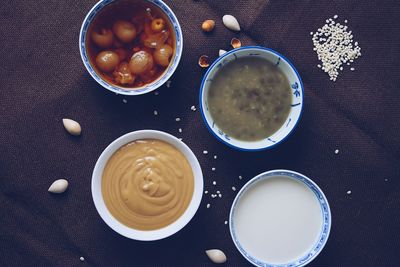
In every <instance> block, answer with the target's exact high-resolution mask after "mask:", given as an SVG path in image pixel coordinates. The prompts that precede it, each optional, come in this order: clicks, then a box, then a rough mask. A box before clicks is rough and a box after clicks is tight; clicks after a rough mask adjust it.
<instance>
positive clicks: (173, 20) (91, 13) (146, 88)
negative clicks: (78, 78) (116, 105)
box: [79, 0, 183, 95]
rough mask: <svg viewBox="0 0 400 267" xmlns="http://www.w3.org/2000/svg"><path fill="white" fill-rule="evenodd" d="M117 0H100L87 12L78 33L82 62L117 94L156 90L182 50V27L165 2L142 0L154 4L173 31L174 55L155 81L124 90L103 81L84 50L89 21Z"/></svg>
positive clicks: (142, 92) (101, 83) (98, 80)
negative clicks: (165, 17)
mask: <svg viewBox="0 0 400 267" xmlns="http://www.w3.org/2000/svg"><path fill="white" fill-rule="evenodd" d="M116 1H118V0H101V1H99V2H98V3H96V4H95V5H94V6H93V7H92V9H91V10H90V11H89V12H88V14H87V15H86V17H85V19H84V20H83V23H82V27H81V31H80V33H79V51H80V54H81V58H82V61H83V64H84V65H85V67H86V69H87V71H88V72H89V74H90V75H91V76H92V77H93V79H95V81H96V82H98V83H99V84H100V85H101V86H103V87H104V88H106V89H107V90H110V91H112V92H114V93H117V94H123V95H142V94H146V93H149V92H151V91H154V90H156V89H157V88H159V87H160V86H161V85H163V84H164V83H165V82H166V81H168V79H169V78H170V77H171V76H172V74H173V73H174V72H175V70H176V68H177V67H178V64H179V61H180V59H181V56H182V51H183V34H182V29H181V26H180V24H179V21H178V19H177V18H176V16H175V14H174V12H173V11H172V10H171V9H170V8H169V6H168V5H167V4H165V3H164V2H163V1H161V0H144V1H146V2H149V3H151V4H154V5H156V6H157V7H159V8H160V9H161V10H162V11H163V12H164V13H165V15H166V16H167V17H168V18H169V19H170V21H171V24H172V26H173V29H174V31H175V37H176V38H175V39H176V41H175V46H176V49H175V55H174V58H173V61H172V64H171V65H170V66H168V67H167V70H166V72H165V73H164V74H163V75H162V76H161V77H160V78H159V79H158V80H156V81H155V82H153V83H150V84H146V85H145V86H144V87H143V88H140V89H134V90H126V88H124V87H121V86H116V85H112V84H110V83H108V82H107V81H105V80H104V79H103V78H101V77H100V76H99V75H98V74H97V73H96V71H95V70H94V68H93V67H92V65H91V64H90V60H89V57H88V54H87V51H86V45H85V43H86V33H87V31H88V29H89V26H90V23H91V22H92V21H93V19H94V18H95V16H96V15H97V13H98V12H99V11H100V10H101V9H102V8H103V7H105V6H107V5H109V4H111V3H112V2H116Z"/></svg>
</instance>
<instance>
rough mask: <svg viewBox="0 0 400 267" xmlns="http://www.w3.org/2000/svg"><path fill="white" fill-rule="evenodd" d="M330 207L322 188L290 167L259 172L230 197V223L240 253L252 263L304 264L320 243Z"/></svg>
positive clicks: (326, 234) (325, 232) (325, 237)
mask: <svg viewBox="0 0 400 267" xmlns="http://www.w3.org/2000/svg"><path fill="white" fill-rule="evenodd" d="M331 222H332V220H331V212H330V208H329V204H328V200H327V199H326V197H325V195H324V193H323V192H322V190H321V189H320V188H319V187H318V185H317V184H315V183H314V182H313V181H312V180H311V179H310V178H308V177H306V176H305V175H303V174H300V173H297V172H294V171H290V170H272V171H267V172H264V173H261V174H259V175H257V176H256V177H254V178H253V179H251V180H250V181H249V182H247V183H246V184H245V185H244V186H243V188H242V189H241V190H240V191H239V192H238V194H237V196H236V198H235V200H234V201H233V204H232V208H231V212H230V217H229V227H230V233H231V236H232V239H233V242H234V243H235V245H236V247H237V249H238V250H239V251H240V253H241V254H242V255H243V256H244V257H245V258H246V259H247V260H248V261H249V262H250V263H252V264H253V265H255V266H274V267H276V266H293V267H294V266H304V265H307V264H308V263H310V262H311V261H312V260H313V259H314V258H315V257H316V256H317V255H318V254H319V253H320V252H321V251H322V249H323V247H324V246H325V244H326V242H327V240H328V237H329V232H330V229H331Z"/></svg>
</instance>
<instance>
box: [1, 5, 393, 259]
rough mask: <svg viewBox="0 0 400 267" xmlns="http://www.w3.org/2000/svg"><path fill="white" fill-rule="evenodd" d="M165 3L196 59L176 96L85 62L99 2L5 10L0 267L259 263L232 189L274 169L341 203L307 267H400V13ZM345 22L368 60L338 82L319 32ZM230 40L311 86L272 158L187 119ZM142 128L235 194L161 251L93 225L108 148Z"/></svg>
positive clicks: (188, 58) (175, 87)
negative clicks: (85, 25) (270, 53)
mask: <svg viewBox="0 0 400 267" xmlns="http://www.w3.org/2000/svg"><path fill="white" fill-rule="evenodd" d="M166 2H167V4H169V5H170V7H171V8H172V9H173V10H174V12H175V13H176V15H177V17H178V19H179V21H180V23H181V26H182V30H183V34H184V53H183V56H182V60H181V62H180V65H179V67H178V69H177V71H176V73H175V74H174V75H173V77H172V79H171V80H172V84H171V85H172V86H171V87H170V88H166V86H163V87H162V88H161V89H160V90H159V95H154V94H153V93H150V94H148V95H144V96H139V97H124V96H120V95H115V94H114V93H111V92H108V91H107V90H105V89H103V88H102V87H100V86H99V85H98V84H97V83H96V82H95V81H94V80H93V79H92V78H91V77H90V76H89V74H88V73H87V71H86V70H85V68H84V66H83V64H82V62H81V58H80V55H79V50H78V34H79V30H80V26H81V23H82V21H83V18H84V16H85V15H86V13H87V12H88V11H89V9H90V8H91V6H93V4H94V3H95V1H55V0H50V1H43V0H37V1H31V0H27V1H12V0H4V1H2V2H1V5H0V22H1V24H0V25H1V26H0V38H1V40H0V56H1V64H0V116H1V119H0V266H211V265H212V263H211V262H210V261H209V260H208V258H207V257H206V255H205V253H204V251H205V250H206V249H209V248H219V249H222V250H223V251H225V253H226V254H227V257H228V262H227V264H226V266H249V263H247V261H246V260H245V259H244V258H243V257H242V256H241V255H240V253H239V252H238V251H237V250H236V248H235V247H234V244H233V242H232V240H231V237H230V235H229V227H228V226H227V225H225V224H224V221H225V220H227V218H228V214H229V209H230V205H231V203H232V201H233V199H234V196H235V194H236V193H235V192H233V191H232V190H231V187H232V186H236V187H237V188H238V189H239V188H240V187H241V186H242V185H243V184H244V183H245V182H246V181H248V180H249V179H251V178H252V177H253V176H255V175H257V174H258V173H261V172H263V171H266V170H271V169H276V168H286V169H290V170H295V171H298V172H301V173H304V174H305V175H307V176H309V177H311V178H312V179H313V180H314V181H315V182H316V183H317V184H318V185H319V186H320V187H321V188H322V190H323V191H324V192H325V194H326V196H327V198H328V200H329V202H330V205H331V210H332V217H333V224H332V230H331V235H330V238H329V240H328V243H327V245H326V247H325V249H324V250H323V252H322V253H321V254H320V255H319V256H318V257H317V259H316V260H315V261H314V262H313V263H311V264H310V266H399V264H398V256H399V252H400V134H399V133H400V126H399V125H400V90H399V86H400V79H399V78H400V64H399V60H400V34H399V33H400V20H399V14H400V2H399V1H398V0H368V1H357V0H347V1H343V0H319V1H309V0H297V1H288V0H270V1H266V0H264V1H262V0H248V1H230V2H228V1H212V0H209V1H192V0H184V1H172V0H166ZM224 14H233V15H234V16H236V17H237V18H238V20H239V22H240V24H241V26H242V29H243V30H242V32H240V33H233V32H231V31H229V30H227V29H226V28H225V27H224V26H223V25H222V22H221V17H222V16H223V15H224ZM335 14H337V15H339V20H341V21H343V20H344V19H348V20H349V23H348V25H349V27H350V28H351V30H352V31H353V34H354V40H356V41H358V42H359V45H360V47H361V48H362V54H363V55H362V57H361V58H359V59H358V60H356V62H355V63H354V64H353V66H354V67H355V68H356V70H355V71H353V72H352V71H350V70H349V69H346V71H344V72H343V73H341V74H340V76H339V78H338V80H337V81H336V82H335V83H334V82H332V81H329V78H328V76H327V75H326V74H325V73H323V72H322V71H321V70H320V69H318V68H317V67H316V65H317V64H318V60H317V57H316V54H315V53H314V51H313V46H312V41H311V36H310V31H315V30H316V29H317V28H319V27H321V26H323V24H324V23H325V19H327V18H328V17H332V16H333V15H335ZM205 19H214V20H216V22H217V25H216V28H215V31H214V32H212V33H211V34H204V33H203V32H202V31H201V30H200V25H201V22H202V21H203V20H205ZM232 37H239V38H240V39H241V40H242V42H243V44H244V45H254V44H258V45H262V46H266V47H270V48H272V49H275V50H277V51H279V52H280V53H282V54H284V55H285V56H287V57H288V58H289V59H290V60H291V61H292V62H293V63H294V64H295V66H296V67H297V69H298V71H299V73H300V75H301V77H302V79H303V82H304V86H305V106H304V110H303V116H302V118H301V122H300V123H299V124H298V127H297V129H296V130H295V132H294V133H293V134H292V135H291V137H290V138H289V139H288V140H286V141H285V142H284V143H282V144H281V145H279V146H277V147H276V148H274V149H272V150H268V151H263V152H256V153H246V152H239V151H236V150H233V149H231V148H228V147H227V146H225V145H223V144H222V143H220V142H219V141H217V140H216V139H215V138H214V137H213V136H212V135H211V134H210V133H209V132H208V130H207V129H206V127H205V125H204V123H203V121H202V119H201V115H200V113H199V111H198V110H197V111H196V112H193V111H191V110H190V107H191V106H192V105H195V106H196V107H198V92H199V86H200V81H201V78H202V76H203V74H204V73H205V70H204V69H201V68H199V67H198V66H197V60H198V57H199V56H200V55H202V54H207V55H209V56H210V57H211V58H212V59H215V58H216V57H217V54H218V50H219V49H226V50H228V49H229V43H230V40H231V38H232ZM123 99H127V101H128V103H126V104H125V103H123V101H122V100H123ZM154 110H157V111H158V113H159V115H158V116H154V115H153V111H154ZM64 117H68V118H72V119H75V120H77V121H79V122H80V123H81V125H82V127H83V133H82V136H80V137H78V138H76V137H72V136H70V135H68V134H67V133H66V131H65V130H64V128H63V126H62V122H61V120H62V118H64ZM175 117H180V118H182V121H181V122H179V123H177V122H176V121H175ZM178 128H182V129H183V132H182V133H179V132H178ZM139 129H159V130H163V131H166V132H169V133H172V134H174V135H176V136H178V137H182V138H183V140H184V142H186V143H187V144H188V145H189V146H190V147H191V148H192V150H193V151H194V152H195V154H196V155H197V156H198V159H199V161H200V163H201V166H202V168H203V172H204V179H205V189H206V190H207V189H208V190H210V188H212V187H213V186H212V181H213V180H215V181H217V183H218V185H217V186H218V188H219V190H220V191H221V192H222V193H223V198H222V199H217V200H213V201H212V200H211V199H210V196H209V195H205V196H204V198H203V201H202V203H201V206H200V208H199V210H198V212H197V214H196V215H195V217H194V218H193V220H192V221H191V222H190V223H189V224H188V225H187V226H186V227H185V228H184V229H183V230H182V231H180V232H179V233H178V234H176V235H174V236H172V237H170V238H167V239H165V240H161V241H157V242H137V241H133V240H129V239H127V238H124V237H122V236H120V235H118V234H117V233H115V232H114V231H112V230H111V229H110V228H109V227H108V226H107V225H106V224H105V223H104V222H103V221H102V220H101V218H100V216H99V215H98V214H97V212H96V209H95V207H94V204H93V201H92V197H91V191H90V182H91V174H92V170H93V167H94V165H95V162H96V160H97V158H98V156H99V155H100V153H101V152H102V150H103V149H104V148H105V147H106V146H107V145H108V144H109V143H110V142H111V141H113V140H114V139H116V138H117V137H119V136H121V135H123V134H125V133H127V132H130V131H134V130H139ZM335 149H339V151H340V152H339V154H337V155H336V154H335V153H334V151H335ZM203 150H208V151H209V154H208V155H203V153H202V151H203ZM214 154H216V155H218V159H217V160H214V159H213V155H214ZM212 167H216V168H217V170H216V171H215V172H213V171H211V168H212ZM239 175H242V176H243V177H244V178H243V180H239V179H238V176H239ZM59 178H67V179H68V180H69V182H70V187H69V189H68V191H67V192H66V193H65V194H62V195H52V194H49V193H48V192H47V189H48V187H49V185H50V184H51V183H52V182H53V181H54V180H56V179H59ZM348 190H351V192H352V193H351V194H350V195H347V194H346V192H347V191H348ZM207 203H211V204H212V206H211V208H210V209H206V204H207ZM81 256H83V257H84V258H85V262H80V260H79V257H81Z"/></svg>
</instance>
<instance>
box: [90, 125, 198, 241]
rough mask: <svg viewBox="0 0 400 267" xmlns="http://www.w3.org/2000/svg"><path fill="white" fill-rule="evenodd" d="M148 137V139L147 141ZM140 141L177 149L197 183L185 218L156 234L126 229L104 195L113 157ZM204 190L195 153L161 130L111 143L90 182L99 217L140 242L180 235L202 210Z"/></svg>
mask: <svg viewBox="0 0 400 267" xmlns="http://www.w3.org/2000/svg"><path fill="white" fill-rule="evenodd" d="M146 136H147V137H146ZM139 139H158V140H161V141H164V142H167V143H169V144H170V145H172V146H174V147H175V148H176V149H178V150H179V151H180V152H181V153H182V154H183V155H184V156H185V157H186V158H187V160H188V162H189V164H190V166H191V168H192V171H193V177H194V179H195V181H194V185H193V186H194V190H193V195H192V199H191V200H190V203H189V205H188V207H187V208H186V210H185V211H184V212H183V214H182V215H181V216H180V217H179V218H178V219H177V220H175V221H174V222H172V223H171V224H169V225H167V226H165V227H163V228H160V229H155V230H148V231H147V230H137V229H134V228H131V227H129V226H126V225H124V224H123V223H121V222H120V221H118V219H117V218H115V217H114V216H113V215H112V214H111V212H110V211H109V210H108V208H107V206H106V205H105V202H104V198H103V194H102V190H101V188H102V184H101V182H102V174H103V171H104V167H105V165H106V164H107V162H108V160H109V159H110V157H111V156H112V155H113V154H114V153H115V152H116V151H117V150H118V149H119V148H121V147H122V146H124V145H126V144H128V143H130V142H132V141H135V140H139ZM203 189H204V178H203V173H202V170H201V166H200V163H199V161H198V159H197V157H196V155H195V154H194V153H193V151H192V150H191V149H190V148H189V146H187V145H186V144H185V143H184V142H182V141H181V140H179V139H178V138H177V137H175V136H173V135H171V134H169V133H166V132H162V131H158V130H150V129H147V130H138V131H133V132H129V133H126V134H124V135H122V136H120V137H118V138H117V139H115V140H114V141H113V142H111V143H110V144H109V145H108V146H107V147H106V148H105V149H104V150H103V151H102V153H101V154H100V156H99V158H98V159H97V161H96V164H95V166H94V168H93V173H92V178H91V193H92V200H93V202H94V205H95V207H96V210H97V213H98V214H99V215H100V217H101V218H102V220H103V221H104V222H105V223H106V224H107V225H108V226H109V227H110V228H111V229H113V230H114V231H115V232H117V233H118V234H120V235H122V236H125V237H127V238H130V239H133V240H139V241H155V240H160V239H164V238H167V237H169V236H172V235H174V234H175V233H177V232H179V231H180V230H181V229H182V228H184V227H185V226H186V225H187V224H188V223H189V222H190V221H191V220H192V219H193V217H194V215H195V214H196V212H197V211H198V209H199V207H200V203H201V200H202V197H203Z"/></svg>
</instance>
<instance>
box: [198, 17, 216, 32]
mask: <svg viewBox="0 0 400 267" xmlns="http://www.w3.org/2000/svg"><path fill="white" fill-rule="evenodd" d="M214 27H215V21H213V20H212V19H208V20H205V21H204V22H203V24H201V29H202V30H203V31H205V32H210V31H212V30H214Z"/></svg>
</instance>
